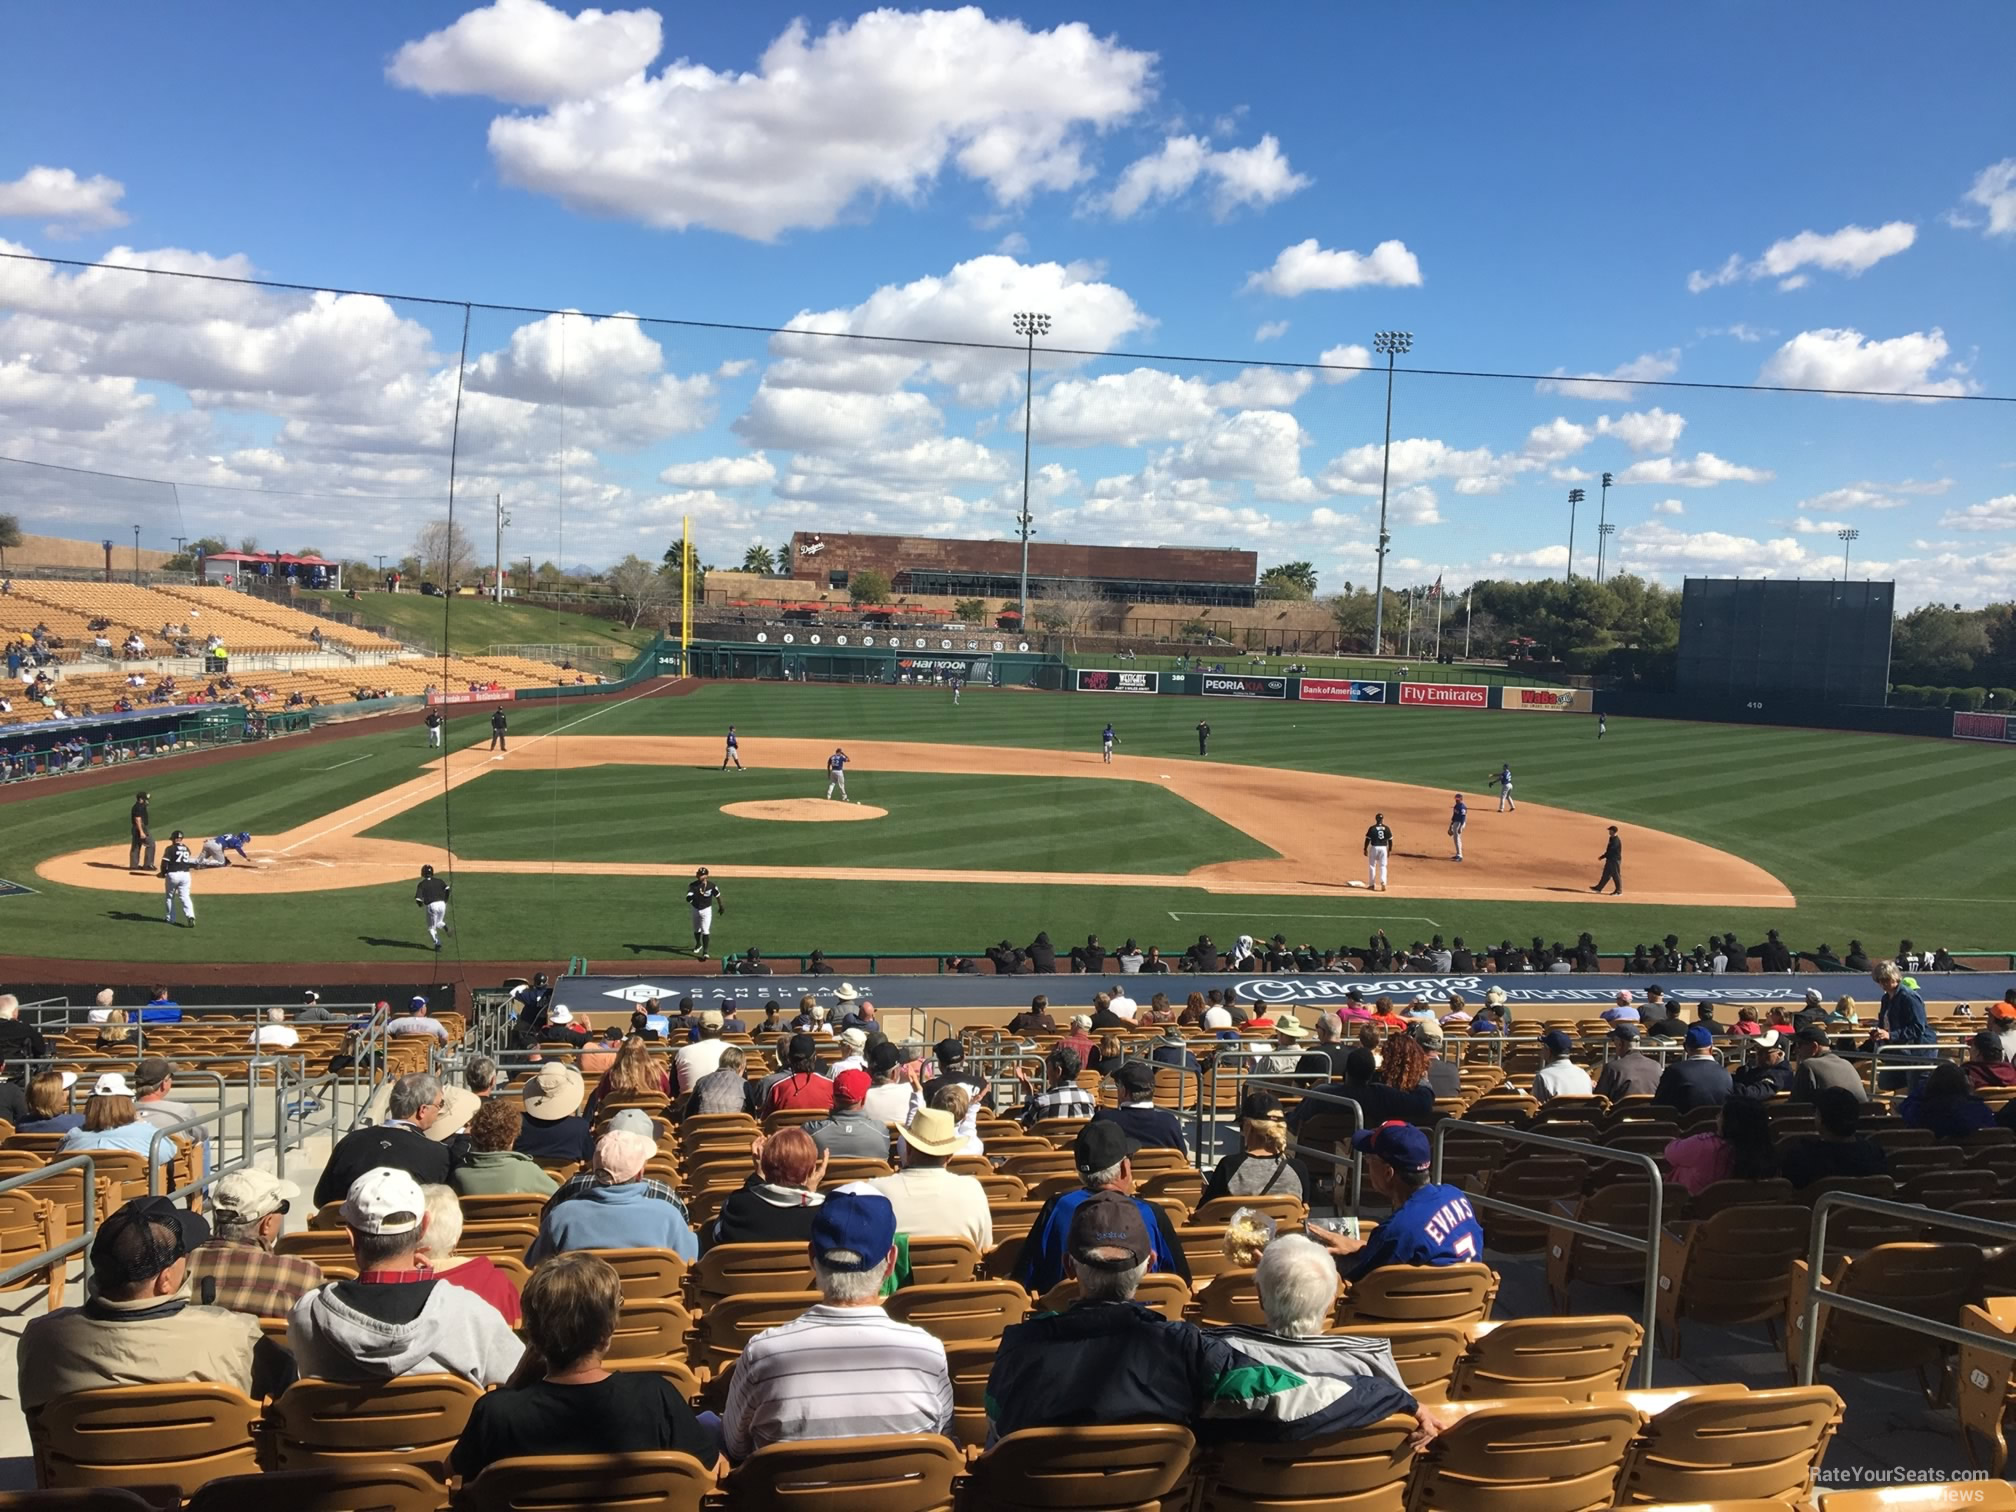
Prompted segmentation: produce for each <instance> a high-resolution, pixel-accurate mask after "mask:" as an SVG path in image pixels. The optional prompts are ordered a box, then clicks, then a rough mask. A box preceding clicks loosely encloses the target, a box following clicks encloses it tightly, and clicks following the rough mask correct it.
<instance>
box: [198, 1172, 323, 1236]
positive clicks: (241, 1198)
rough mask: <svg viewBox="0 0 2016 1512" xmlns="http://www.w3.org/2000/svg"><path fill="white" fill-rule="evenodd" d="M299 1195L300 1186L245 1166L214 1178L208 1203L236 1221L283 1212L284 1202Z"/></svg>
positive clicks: (241, 1221)
mask: <svg viewBox="0 0 2016 1512" xmlns="http://www.w3.org/2000/svg"><path fill="white" fill-rule="evenodd" d="M300 1195H301V1188H299V1187H298V1186H296V1185H295V1184H294V1183H293V1182H291V1181H282V1180H281V1179H280V1178H279V1177H278V1176H271V1175H268V1174H267V1173H266V1172H264V1171H261V1170H256V1169H254V1168H252V1167H249V1166H248V1167H246V1168H244V1169H242V1170H237V1171H233V1172H231V1174H230V1175H228V1176H220V1177H218V1178H217V1185H215V1186H214V1187H212V1188H211V1189H210V1206H211V1209H212V1211H214V1212H216V1213H217V1214H218V1216H220V1217H229V1218H230V1219H231V1220H232V1221H234V1222H237V1223H257V1222H258V1221H259V1220H260V1219H261V1218H264V1217H266V1216H267V1215H268V1214H269V1213H280V1212H285V1211H286V1209H287V1204H288V1203H290V1202H292V1201H293V1200H294V1199H295V1198H296V1197H299V1196H300Z"/></svg>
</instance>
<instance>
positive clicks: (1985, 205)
mask: <svg viewBox="0 0 2016 1512" xmlns="http://www.w3.org/2000/svg"><path fill="white" fill-rule="evenodd" d="M1965 197H1966V201H1967V203H1968V204H1970V205H1978V206H1979V207H1980V208H1981V209H1983V210H1985V211H1987V212H1988V234H1989V235H1990V236H2016V157H2011V158H2004V159H2002V161H2001V162H1999V163H1990V164H1989V165H1988V166H1987V167H1986V168H1983V169H1982V170H1981V171H1980V172H1979V173H1978V174H1976V175H1975V176H1974V184H1973V187H1971V188H1970V189H1969V190H1968V191H1967V194H1966V196H1965ZM1947 220H1948V221H1950V222H1951V223H1952V224H1954V225H1956V226H1978V225H1980V224H1981V222H1980V221H1978V220H1975V219H1974V218H1973V217H1972V216H1971V215H1964V214H1962V215H1948V216H1947Z"/></svg>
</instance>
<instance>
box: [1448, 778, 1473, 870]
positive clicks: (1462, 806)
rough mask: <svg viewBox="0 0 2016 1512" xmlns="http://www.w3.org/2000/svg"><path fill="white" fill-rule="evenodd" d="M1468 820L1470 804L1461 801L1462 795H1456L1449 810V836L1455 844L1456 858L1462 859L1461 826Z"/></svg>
mask: <svg viewBox="0 0 2016 1512" xmlns="http://www.w3.org/2000/svg"><path fill="white" fill-rule="evenodd" d="M1469 822H1470V805H1469V804H1467V803H1465V802H1464V801H1463V795H1462V794H1461V793H1458V794H1457V795H1456V806H1455V807H1454V808H1453V809H1451V810H1450V811H1449V838H1450V839H1451V840H1452V841H1454V842H1455V845H1456V859H1457V860H1458V861H1461V860H1462V859H1463V827H1464V826H1465V825H1467V824H1468V823H1469Z"/></svg>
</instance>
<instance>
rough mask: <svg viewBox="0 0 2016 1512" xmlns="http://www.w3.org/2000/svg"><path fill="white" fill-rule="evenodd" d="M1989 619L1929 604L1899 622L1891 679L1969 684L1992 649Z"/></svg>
mask: <svg viewBox="0 0 2016 1512" xmlns="http://www.w3.org/2000/svg"><path fill="white" fill-rule="evenodd" d="M1988 629H1989V626H1988V617H1987V615H1986V614H1983V613H1971V614H1970V613H1968V612H1967V611H1966V610H1963V609H1957V608H1956V609H1949V608H1947V607H1946V605H1944V604H1927V605H1925V606H1924V607H1923V608H1921V609H1913V610H1912V611H1911V612H1910V613H1909V614H1907V615H1905V616H1904V617H1903V618H1902V619H1900V620H1898V621H1897V627H1896V629H1895V631H1894V632H1893V633H1892V636H1891V642H1890V676H1891V678H1892V679H1893V680H1894V681H1897V682H1905V683H1944V684H1968V683H1972V682H1974V681H1975V677H1974V671H1975V666H1976V664H1977V663H1979V662H1984V661H1986V660H1987V658H1988V655H1989V649H1990V641H1989V633H1988Z"/></svg>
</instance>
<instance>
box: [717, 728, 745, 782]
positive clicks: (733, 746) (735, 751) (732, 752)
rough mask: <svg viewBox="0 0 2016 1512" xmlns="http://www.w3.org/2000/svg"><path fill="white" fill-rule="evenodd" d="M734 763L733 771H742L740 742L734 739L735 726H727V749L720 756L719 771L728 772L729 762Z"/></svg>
mask: <svg viewBox="0 0 2016 1512" xmlns="http://www.w3.org/2000/svg"><path fill="white" fill-rule="evenodd" d="M731 761H732V762H734V763H735V770H736V771H738V772H740V771H743V770H744V767H743V765H742V742H741V741H739V740H737V739H736V738H735V726H733V725H730V726H728V749H727V750H726V751H724V752H723V753H722V755H721V770H722V771H724V772H725V771H727V770H728V763H729V762H731Z"/></svg>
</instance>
